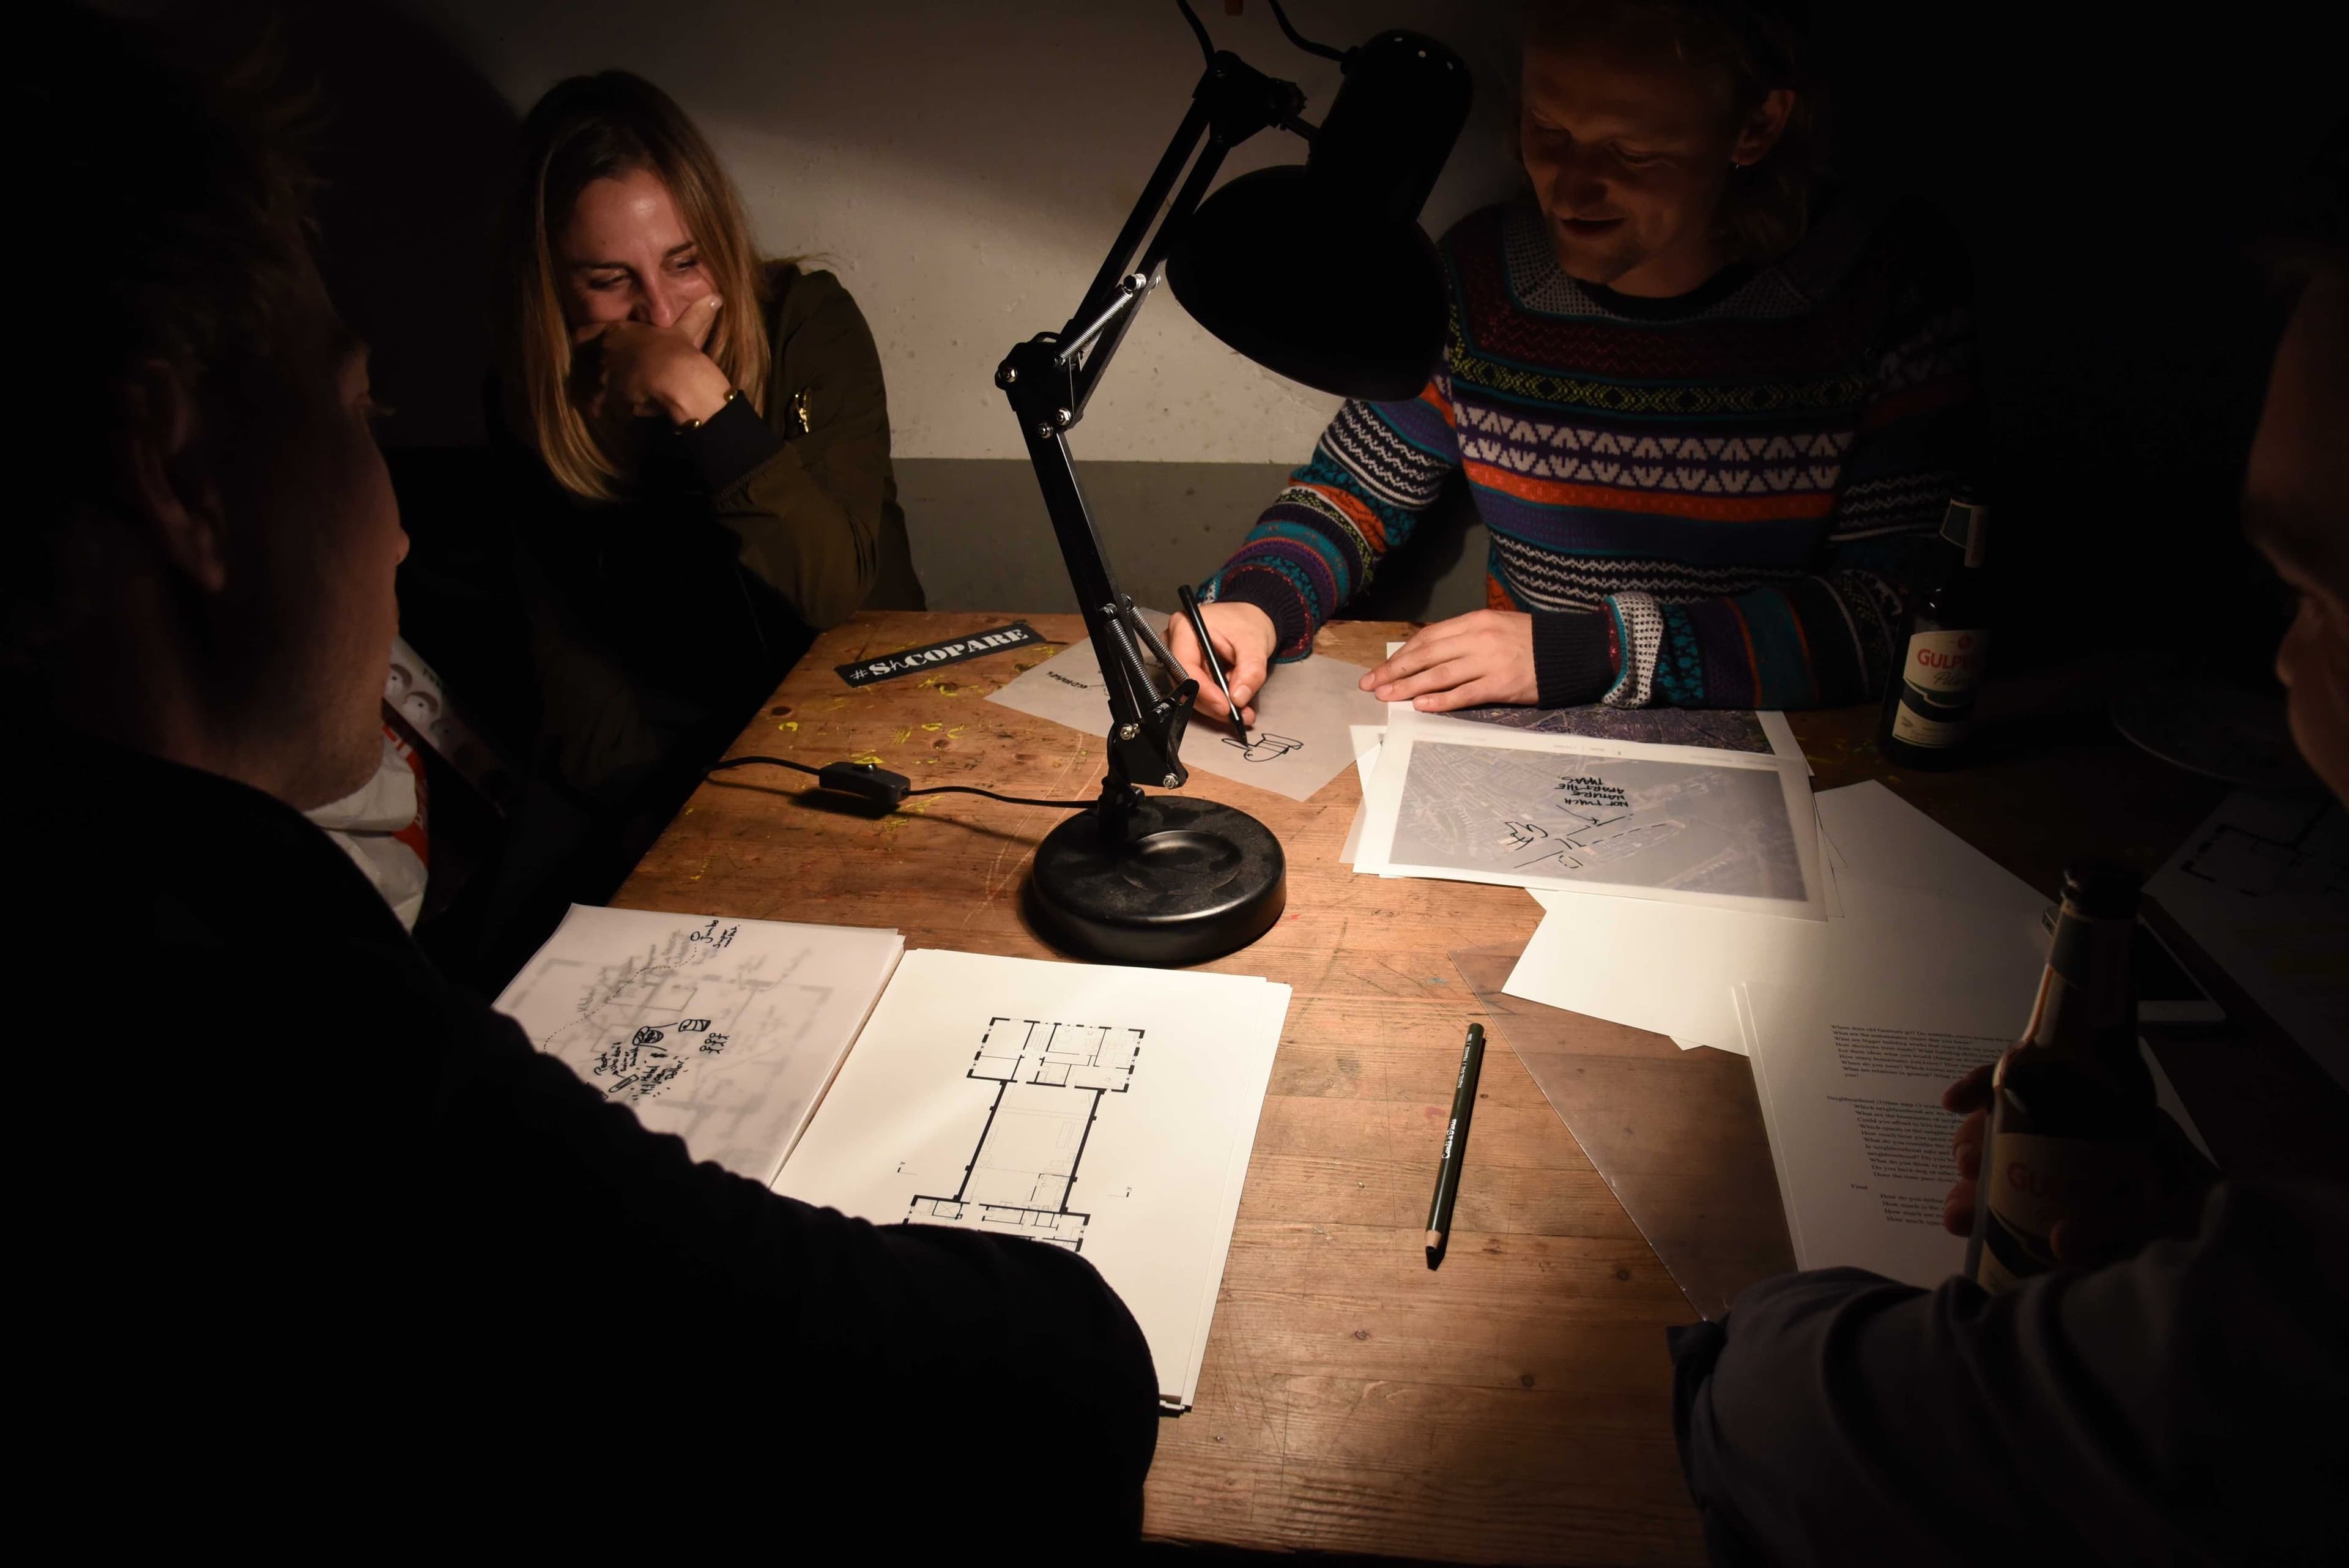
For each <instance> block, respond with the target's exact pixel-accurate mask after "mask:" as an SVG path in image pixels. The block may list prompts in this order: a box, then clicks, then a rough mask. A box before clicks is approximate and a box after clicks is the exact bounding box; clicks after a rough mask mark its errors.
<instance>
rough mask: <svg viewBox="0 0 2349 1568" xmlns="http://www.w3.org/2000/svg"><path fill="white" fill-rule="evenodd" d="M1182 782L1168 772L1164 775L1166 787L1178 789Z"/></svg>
mask: <svg viewBox="0 0 2349 1568" xmlns="http://www.w3.org/2000/svg"><path fill="white" fill-rule="evenodd" d="M1182 784H1183V781H1182V780H1181V779H1179V778H1177V777H1175V776H1174V774H1167V775H1166V787H1167V788H1168V789H1180V788H1181V787H1182Z"/></svg>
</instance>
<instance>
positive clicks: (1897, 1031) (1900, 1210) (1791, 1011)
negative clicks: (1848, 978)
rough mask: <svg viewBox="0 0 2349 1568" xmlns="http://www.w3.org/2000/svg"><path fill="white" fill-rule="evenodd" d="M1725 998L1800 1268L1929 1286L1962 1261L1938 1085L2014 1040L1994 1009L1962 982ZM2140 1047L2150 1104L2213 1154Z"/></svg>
mask: <svg viewBox="0 0 2349 1568" xmlns="http://www.w3.org/2000/svg"><path fill="white" fill-rule="evenodd" d="M1733 1001H1734V1005H1735V1009H1736V1012H1737V1014H1738V1018H1739V1023H1740V1026H1741V1027H1742V1028H1743V1029H1744V1032H1745V1036H1746V1043H1747V1044H1748V1045H1749V1047H1751V1050H1752V1054H1753V1058H1754V1089H1755V1093H1756V1097H1757V1098H1758V1099H1759V1100H1760V1102H1761V1105H1762V1117H1763V1121H1764V1124H1765V1126H1766V1127H1767V1130H1768V1132H1769V1135H1770V1155H1771V1161H1772V1163H1773V1164H1774V1165H1775V1167H1776V1168H1777V1171H1778V1189H1779V1192H1780V1193H1781V1195H1782V1196H1783V1197H1784V1199H1785V1205H1786V1227H1787V1231H1788V1232H1789V1233H1790V1235H1791V1236H1792V1238H1793V1240H1794V1242H1795V1262H1796V1264H1797V1265H1798V1266H1799V1267H1802V1268H1806V1269H1827V1268H1838V1267H1851V1268H1861V1269H1871V1270H1873V1271H1875V1272H1878V1273H1880V1274H1885V1275H1887V1276H1889V1277H1890V1278H1893V1279H1897V1280H1903V1281H1906V1282H1909V1283H1910V1284H1915V1285H1924V1286H1931V1285H1935V1284H1938V1283H1940V1281H1941V1280H1942V1279H1943V1278H1945V1277H1946V1276H1947V1275H1949V1274H1950V1273H1952V1272H1955V1271H1956V1270H1957V1269H1959V1268H1960V1267H1961V1266H1962V1264H1963V1262H1964V1261H1965V1251H1966V1243H1965V1241H1964V1239H1963V1238H1962V1237H1956V1236H1951V1234H1950V1233H1949V1232H1948V1231H1944V1230H1942V1229H1941V1227H1940V1213H1941V1205H1942V1203H1943V1202H1944V1201H1945V1200H1946V1199H1947V1198H1948V1196H1949V1189H1950V1184H1951V1182H1952V1181H1954V1180H1955V1179H1957V1165H1956V1162H1955V1159H1954V1158H1952V1156H1951V1149H1950V1138H1951V1136H1953V1135H1954V1134H1955V1132H1956V1130H1957V1124H1958V1118H1957V1117H1956V1116H1951V1115H1950V1114H1949V1113H1948V1112H1946V1111H1944V1110H1942V1109H1941V1108H1940V1095H1941V1091H1942V1089H1944V1088H1946V1087H1947V1086H1948V1085H1950V1084H1951V1082H1953V1081H1955V1080H1956V1079H1958V1078H1960V1077H1961V1076H1963V1075H1965V1074H1966V1073H1968V1072H1971V1070H1972V1069H1973V1068H1974V1067H1976V1066H1979V1065H1981V1064H1982V1063H1984V1062H1992V1061H1996V1060H1997V1059H1998V1056H1999V1054H2000V1053H2001V1052H2002V1051H2004V1050H2005V1049H2006V1047H2007V1046H2008V1045H2009V1044H2012V1040H2011V1038H2009V1036H2008V1035H2007V1034H2006V1033H2003V1032H2002V1031H2001V1030H2000V1028H1999V1021H1998V1019H1997V1017H1996V1015H1995V1013H1994V1012H1993V1011H1992V1009H1991V1008H1989V1007H1988V1006H1986V1005H1984V1004H1983V1003H1982V1002H1981V1001H1980V1000H1979V999H1977V998H1974V997H1972V996H1971V994H1970V993H1967V992H1908V993H1906V994H1904V995H1901V996H1899V997H1892V996H1889V995H1863V994H1859V993H1856V992H1851V991H1848V990H1846V991H1842V992H1835V991H1807V992H1806V991H1803V990H1799V989H1797V988H1795V987H1790V986H1774V985H1769V984H1766V983H1762V982H1752V983H1748V984H1744V985H1741V986H1739V987H1738V988H1737V992H1736V995H1735V997H1734V999H1733ZM2137 1054H2138V1055H2139V1056H2140V1057H2142V1058H2143V1059H2144V1062H2145V1064H2146V1066H2147V1069H2148V1070H2149V1071H2150V1072H2151V1074H2152V1076H2153V1092H2154V1100H2155V1103H2156V1104H2158V1106H2160V1107H2161V1108H2162V1109H2163V1110H2164V1111H2166V1112H2168V1114H2169V1116H2170V1117H2171V1119H2172V1120H2174V1121H2176V1122H2177V1123H2178V1130H2179V1131H2180V1132H2182V1133H2184V1134H2185V1135H2186V1138H2187V1141H2188V1142H2189V1143H2191V1144H2192V1145H2193V1146H2194V1147H2195V1148H2196V1149H2197V1150H2199V1152H2200V1153H2201V1155H2202V1158H2205V1159H2209V1158H2210V1147H2209V1144H2207V1143H2205V1142H2204V1141H2203V1138H2202V1132H2201V1129H2200V1128H2199V1127H2196V1126H2195V1125H2194V1118H2193V1116H2191V1115H2189V1113H2188V1111H2187V1109H2186V1106H2185V1103H2184V1102H2183V1101H2181V1100H2180V1099H2179V1098H2178V1090H2177V1087H2176V1086H2175V1085H2173V1084H2171V1082H2170V1080H2169V1075H2168V1073H2167V1072H2165V1071H2164V1070H2163V1069H2162V1065H2161V1060H2160V1058H2159V1057H2158V1056H2156V1055H2155V1054H2153V1048H2152V1047H2151V1046H2150V1045H2148V1044H2146V1042H2145V1041H2144V1040H2142V1039H2140V1040H2138V1041H2137Z"/></svg>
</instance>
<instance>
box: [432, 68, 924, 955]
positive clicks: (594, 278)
mask: <svg viewBox="0 0 2349 1568" xmlns="http://www.w3.org/2000/svg"><path fill="white" fill-rule="evenodd" d="M520 142H521V145H520V156H519V158H518V160H517V168H518V177H517V181H516V184H515V187H514V190H513V192H512V198H511V200H510V202H509V203H508V207H507V211H506V214H505V217H504V223H503V232H502V238H501V244H500V254H499V260H498V264H497V265H498V278H497V282H498V295H499V302H498V305H497V317H496V326H497V332H498V340H499V369H498V374H497V379H496V383H495V390H494V396H493V402H494V404H495V407H494V408H493V409H492V428H493V440H494V441H495V442H496V444H497V446H498V449H499V456H500V459H501V461H500V462H499V464H498V472H499V474H500V485H501V489H502V493H503V494H504V496H505V498H506V502H507V504H505V505H504V506H503V507H502V509H501V510H502V513H503V514H504V515H505V516H507V517H510V518H511V520H512V532H513V539H514V549H513V575H514V582H513V588H514V597H515V598H516V599H517V600H518V601H519V603H520V605H521V607H522V608H523V614H524V616H525V617H526V618H527V623H528V624H527V629H526V633H525V638H526V643H527V646H528V649H529V659H528V664H529V666H530V668H529V670H528V671H527V673H526V675H525V672H523V671H522V670H478V669H467V670H461V671H460V674H461V676H462V677H463V680H464V684H465V686H466V688H467V690H468V691H474V692H478V693H479V694H481V696H482V697H484V698H486V699H489V700H490V701H488V702H487V703H485V705H486V706H490V707H492V709H494V710H496V711H502V712H504V713H508V714H523V715H527V717H526V718H524V719H522V720H518V721H514V722H512V723H510V725H509V730H510V732H509V733H508V734H507V735H506V736H505V741H506V743H507V744H508V745H509V746H511V747H514V748H516V749H521V750H525V751H526V752H527V753H528V755H527V758H526V771H527V774H528V777H529V781H530V791H529V796H528V799H527V801H526V803H525V804H524V805H523V808H522V810H521V811H520V812H519V813H518V814H517V819H516V821H515V823H514V825H513V832H512V839H511V841H510V842H509V843H508V845H507V846H506V851H505V855H504V857H503V860H502V864H501V865H500V867H499V871H498V874H497V877H496V881H495V884H494V891H493V892H492V893H491V894H489V895H488V896H487V897H486V898H485V900H484V909H486V911H487V913H486V914H485V915H484V917H483V919H484V925H485V927H486V929H488V931H489V933H490V941H491V944H492V950H493V951H494V950H498V949H502V950H503V952H502V956H499V957H495V958H493V959H492V961H489V962H488V963H487V964H486V965H485V972H487V973H492V974H494V973H498V972H502V971H506V970H510V969H511V968H512V964H513V963H514V962H516V961H519V960H520V958H521V957H522V956H523V954H526V953H527V952H528V950H529V949H530V947H531V946H532V945H533V944H534V943H535V942H536V941H537V940H538V939H540V938H541V937H543V935H544V934H545V933H546V931H547V930H548V929H551V928H552V927H553V925H554V921H555V919H558V918H559V917H560V915H561V912H562V909H563V906H564V903H565V902H567V901H570V900H573V899H581V900H586V901H590V902H599V901H601V900H602V899H604V898H608V897H609V896H610V894H611V893H612V891H613V889H614V888H616V886H617V884H618V882H619V879H620V877H622V876H624V875H625V874H626V869H627V868H628V867H630V866H632V865H633V864H634V863H635V862H636V860H637V859H638V858H640V857H642V855H643V854H644V852H645V850H646V849H647V848H648V847H649V846H650V845H651V843H652V840H653V838H654V836H657V834H658V833H659V831H660V829H661V827H662V826H663V825H665V824H666V823H667V821H668V819H669V818H670V817H671V816H672V815H675V814H676V812H677V809H678V806H680V805H683V804H684V801H685V798H686V796H687V795H688V794H690V793H691V792H692V790H693V787H694V785H695V784H696V783H697V782H698V779H699V777H700V774H701V772H702V770H704V769H705V768H707V767H708V766H709V763H712V762H715V761H716V760H717V759H718V757H719V755H720V754H721V753H723V751H724V750H725V748H726V746H727V745H728V744H729V743H730V742H731V741H732V740H733V739H734V737H735V736H736V735H737V734H738V733H739V732H740V730H741V728H742V725H743V723H744V722H746V721H747V720H748V718H749V717H750V713H751V711H753V710H754V709H755V708H756V706H757V705H758V703H759V702H760V701H761V700H763V699H764V698H765V697H766V696H767V695H768V693H770V692H771V691H773V690H774V688H775V686H776V684H777V682H779V681H780V680H781V679H782V678H783V676H784V674H785V673H786V672H787V671H788V670H790V669H791V667H792V664H793V663H794V662H796V661H797V660H798V659H799V657H800V656H801V655H802V653H804V652H806V651H807V649H808V646H809V644H810V643H811V642H812V640H813V639H814V637H815V635H816V634H817V633H818V632H820V631H823V630H824V629H826V628H831V627H833V626H837V625H838V624H840V623H841V622H842V621H843V620H846V619H847V618H849V617H850V616H851V615H853V614H854V613H855V612H856V611H857V610H858V609H860V608H864V607H873V608H876V609H919V608H921V607H923V596H922V587H921V584H920V582H919V580H918V579H917V578H916V576H915V572H914V563H913V556H912V554H911V552H910V549H909V547H908V545H907V542H906V536H905V514H904V513H903V512H902V511H900V510H899V508H898V505H897V488H896V480H895V476H894V474H893V472H892V471H891V468H890V462H889V407H888V398H887V394H886V390H885V387H884V385H883V380H882V374H881V361H880V357H879V354H878V351H877V350H876V349H875V348H874V341H873V334H872V332H871V331H870V330H869V329H868V328H867V327H866V325H865V322H864V316H863V314H862V313H860V312H859V311H858V309H857V306H856V302H855V301H854V299H852V298H851V297H850V296H849V294H848V291H847V290H846V289H845V288H843V287H842V286H841V284H840V281H839V279H838V278H836V277H834V276H833V275H832V274H831V273H828V272H822V271H811V270H807V269H805V268H803V267H802V266H801V265H799V264H797V263H795V262H792V261H777V260H761V257H760V255H759V254H758V252H757V249H756V246H755V244H754V242H753V240H752V237H751V234H750V223H749V221H748V220H747V218H746V217H745V216H744V213H743V210H742V203H741V200H740V196H739V194H738V193H737V192H736V191H735V188H734V185H733V183H732V182H731V181H730V179H729V178H728V177H727V173H726V171H725V169H724V167H723V166H722V165H721V164H720V163H719V161H718V157H717V154H716V153H715V152H714V151H712V150H711V149H710V146H709V142H708V140H706V139H704V138H703V136H702V135H701V133H700V131H699V130H698V129H697V128H696V127H695V126H694V124H693V122H692V120H691V119H689V118H688V116H687V115H686V113H685V112H684V110H683V109H680V108H678V105H677V103H676V102H675V101H674V100H673V99H670V98H669V97H668V95H667V94H666V93H664V92H662V91H661V90H660V88H657V87H655V86H654V85H653V84H652V83H650V82H648V81H647V80H645V79H644V78H641V77H638V76H635V75H632V74H630V73H628V72H626V71H616V70H615V71H604V72H601V73H599V74H597V75H595V76H583V77H574V78H569V79H568V80H565V81H563V82H560V83H557V84H556V85H555V86H554V88H550V89H549V90H548V91H547V93H546V94H545V96H544V97H543V98H542V99H539V101H538V103H537V105H536V106H535V107H534V108H533V109H532V110H531V112H530V115H529V117H528V118H527V119H526V120H525V121H524V122H523V128H522V132H521V138H520ZM521 688H526V690H520V689H521ZM516 728H519V729H521V730H523V731H524V732H523V733H513V732H511V731H512V730H513V729H516Z"/></svg>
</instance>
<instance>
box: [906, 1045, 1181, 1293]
mask: <svg viewBox="0 0 2349 1568" xmlns="http://www.w3.org/2000/svg"><path fill="white" fill-rule="evenodd" d="M1143 1033H1144V1032H1143V1031H1142V1030H1139V1029H1121V1028H1118V1027H1117V1026H1115V1025H1113V1024H1106V1023H1094V1024H1086V1023H1055V1022H1052V1021H1050V1020H1047V1019H1037V1018H990V1019H988V1021H987V1033H985V1034H983V1035H981V1036H980V1037H979V1042H978V1054H976V1055H975V1056H973V1057H972V1058H971V1064H970V1071H969V1072H968V1074H967V1075H966V1076H968V1077H972V1078H981V1079H988V1080H992V1081H993V1082H994V1083H995V1084H996V1085H997V1088H996V1091H995V1099H994V1102H993V1103H992V1104H990V1105H989V1106H988V1108H987V1121H986V1123H985V1124H984V1126H982V1127H980V1129H979V1133H978V1147H977V1148H976V1149H974V1150H972V1151H971V1157H970V1163H969V1164H968V1165H967V1166H965V1167H963V1172H962V1185H961V1186H960V1187H957V1189H955V1190H954V1191H953V1192H952V1193H951V1194H948V1195H947V1196H944V1197H936V1196H932V1195H929V1194H926V1193H924V1194H916V1196H915V1199H914V1201H913V1205H912V1207H911V1208H910V1209H909V1210H907V1212H906V1215H905V1218H906V1219H907V1220H912V1221H916V1222H917V1223H920V1224H925V1225H963V1226H968V1227H969V1228H971V1229H973V1230H978V1231H1002V1232H1005V1233H1007V1234H1009V1235H1014V1236H1025V1237H1027V1238H1028V1239H1029V1240H1030V1241H1048V1242H1050V1243H1051V1244H1053V1245H1054V1246H1060V1247H1066V1248H1068V1249H1069V1251H1072V1252H1081V1251H1084V1245H1085V1226H1086V1224H1087V1223H1088V1222H1089V1221H1090V1220H1092V1214H1090V1213H1087V1212H1084V1211H1081V1210H1072V1209H1071V1208H1070V1207H1069V1201H1070V1197H1071V1191H1072V1189H1074V1188H1075V1187H1076V1184H1077V1166H1078V1164H1079V1163H1080V1162H1081V1160H1083V1158H1084V1157H1085V1143H1086V1140H1087V1139H1088V1138H1090V1137H1092V1129H1093V1122H1094V1120H1095V1118H1097V1117H1098V1116H1100V1115H1101V1106H1102V1096H1105V1095H1122V1094H1124V1093H1125V1092H1126V1090H1127V1089H1128V1088H1130V1087H1131V1086H1132V1085H1133V1068H1134V1063H1135V1060H1136V1059H1137V1058H1138V1057H1139V1056H1140V1055H1141V1054H1142V1037H1143Z"/></svg>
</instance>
